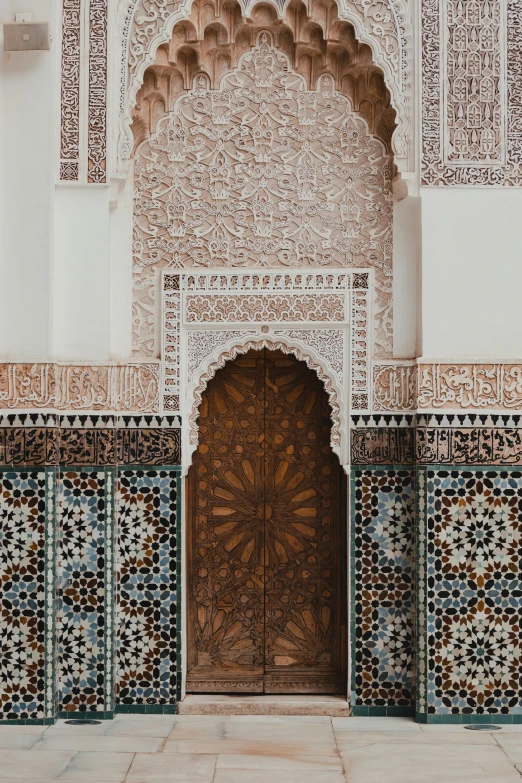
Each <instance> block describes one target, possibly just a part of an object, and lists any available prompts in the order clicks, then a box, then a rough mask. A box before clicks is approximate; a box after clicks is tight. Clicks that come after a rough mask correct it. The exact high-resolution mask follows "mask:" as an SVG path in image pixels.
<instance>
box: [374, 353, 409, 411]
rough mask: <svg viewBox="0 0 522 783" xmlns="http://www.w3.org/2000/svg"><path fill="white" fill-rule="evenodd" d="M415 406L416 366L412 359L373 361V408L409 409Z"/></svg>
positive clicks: (385, 409)
mask: <svg viewBox="0 0 522 783" xmlns="http://www.w3.org/2000/svg"><path fill="white" fill-rule="evenodd" d="M416 407H417V367H416V363H415V362H414V361H411V362H404V363H401V364H399V363H387V362H386V363H384V362H383V363H380V362H374V363H373V408H372V409H373V410H374V411H411V410H415V408H416Z"/></svg>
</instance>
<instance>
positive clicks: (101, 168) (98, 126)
mask: <svg viewBox="0 0 522 783" xmlns="http://www.w3.org/2000/svg"><path fill="white" fill-rule="evenodd" d="M107 17H108V0H89V86H88V109H87V114H88V116H87V181H88V182H98V183H101V182H105V181H106V180H107V50H108V40H107V34H108V26H107V21H108V19H107Z"/></svg>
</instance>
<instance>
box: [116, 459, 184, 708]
mask: <svg viewBox="0 0 522 783" xmlns="http://www.w3.org/2000/svg"><path fill="white" fill-rule="evenodd" d="M178 475H179V468H175V467H143V468H139V467H132V468H130V467H125V466H123V467H121V468H119V473H118V493H117V528H118V540H117V592H118V600H117V636H118V640H117V664H116V702H117V710H118V712H145V711H146V712H174V711H175V710H176V707H175V704H176V687H177V681H178V680H177V635H176V630H177V623H176V615H177V600H176V599H177V596H176V578H177V565H176V545H177V522H178V516H177V513H178V509H177V490H178V481H179V479H178Z"/></svg>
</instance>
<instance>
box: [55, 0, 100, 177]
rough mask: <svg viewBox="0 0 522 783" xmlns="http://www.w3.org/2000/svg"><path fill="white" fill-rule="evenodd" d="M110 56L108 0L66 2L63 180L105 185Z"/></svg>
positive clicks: (63, 44)
mask: <svg viewBox="0 0 522 783" xmlns="http://www.w3.org/2000/svg"><path fill="white" fill-rule="evenodd" d="M84 53H85V56H84ZM107 53H108V0H63V6H62V53H61V129H60V168H59V178H60V180H62V181H81V182H94V183H104V182H106V179H107V87H108V59H107ZM84 93H85V95H84Z"/></svg>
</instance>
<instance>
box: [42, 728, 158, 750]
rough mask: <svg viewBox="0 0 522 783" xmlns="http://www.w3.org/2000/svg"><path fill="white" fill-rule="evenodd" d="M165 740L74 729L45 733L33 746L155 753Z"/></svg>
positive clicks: (44, 748)
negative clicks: (115, 735)
mask: <svg viewBox="0 0 522 783" xmlns="http://www.w3.org/2000/svg"><path fill="white" fill-rule="evenodd" d="M164 741H165V740H164V739H162V738H161V737H106V736H103V735H102V736H97V735H88V734H81V733H80V732H76V731H55V732H54V733H52V734H51V733H46V734H44V735H43V736H42V737H40V738H39V741H38V742H37V743H36V744H35V745H34V746H33V749H34V750H35V751H37V750H38V751H48V750H83V751H90V752H91V753H101V752H107V751H109V752H113V753H155V752H156V751H158V750H159V749H160V747H161V745H162V744H163V742H164Z"/></svg>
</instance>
